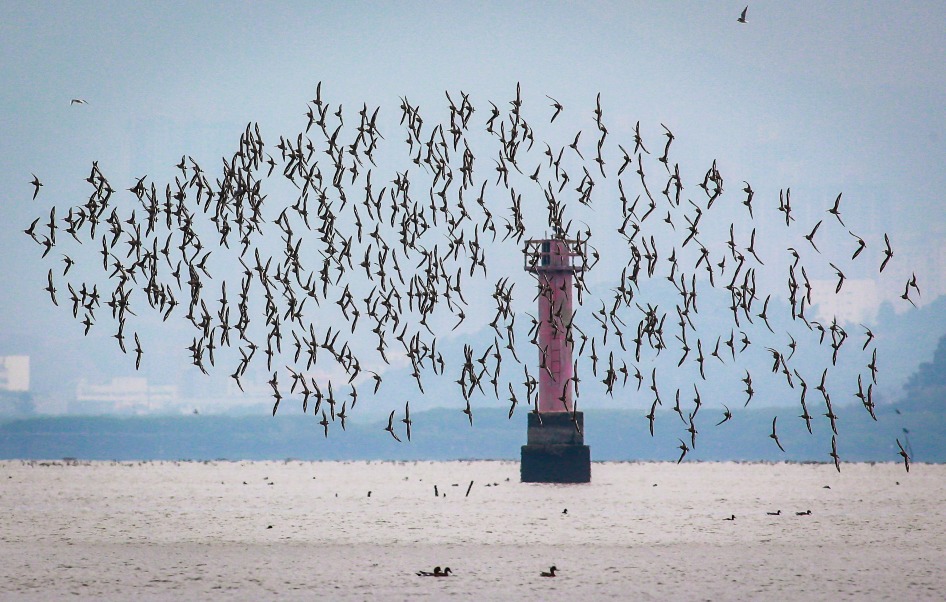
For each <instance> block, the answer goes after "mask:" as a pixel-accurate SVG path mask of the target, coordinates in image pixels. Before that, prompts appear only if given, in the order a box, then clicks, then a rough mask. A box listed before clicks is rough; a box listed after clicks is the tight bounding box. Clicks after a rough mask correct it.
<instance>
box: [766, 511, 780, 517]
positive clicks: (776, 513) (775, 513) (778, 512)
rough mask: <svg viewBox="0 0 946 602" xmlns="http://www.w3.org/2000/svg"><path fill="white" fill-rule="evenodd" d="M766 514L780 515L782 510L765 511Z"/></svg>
mask: <svg viewBox="0 0 946 602" xmlns="http://www.w3.org/2000/svg"><path fill="white" fill-rule="evenodd" d="M766 514H768V515H769V516H781V514H782V511H781V510H776V511H775V512H766Z"/></svg>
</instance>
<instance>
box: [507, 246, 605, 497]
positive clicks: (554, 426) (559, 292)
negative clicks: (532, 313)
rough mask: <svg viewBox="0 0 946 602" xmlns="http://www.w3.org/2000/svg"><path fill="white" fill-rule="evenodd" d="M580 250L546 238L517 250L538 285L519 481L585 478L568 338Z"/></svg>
mask: <svg viewBox="0 0 946 602" xmlns="http://www.w3.org/2000/svg"><path fill="white" fill-rule="evenodd" d="M584 247H585V245H584V243H582V242H581V241H578V240H568V239H565V238H546V239H538V240H529V241H527V242H526V247H525V249H524V250H523V253H524V255H525V269H526V270H527V271H529V272H532V273H533V274H535V275H536V278H537V280H538V287H539V294H538V302H539V325H538V351H539V358H538V359H539V371H538V372H539V391H538V394H539V397H538V400H537V402H536V408H535V410H534V411H533V412H530V413H529V423H528V433H527V444H526V445H524V446H522V463H521V465H520V470H521V478H522V481H523V482H532V483H587V482H589V481H590V480H591V451H590V449H589V448H588V446H587V445H585V444H584V421H583V414H582V413H581V412H578V411H576V409H575V400H574V397H573V392H574V378H573V377H574V364H573V361H572V349H573V346H574V339H573V338H572V336H571V324H572V318H573V315H574V314H573V310H572V288H573V280H574V275H575V273H576V272H579V271H582V270H584V260H585V257H586V254H585V252H584V250H585V249H584Z"/></svg>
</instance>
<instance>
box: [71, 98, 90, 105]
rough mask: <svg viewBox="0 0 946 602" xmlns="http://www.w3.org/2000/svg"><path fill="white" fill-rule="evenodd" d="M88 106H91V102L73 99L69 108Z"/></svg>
mask: <svg viewBox="0 0 946 602" xmlns="http://www.w3.org/2000/svg"><path fill="white" fill-rule="evenodd" d="M87 104H89V101H87V100H85V99H84V98H73V99H72V100H71V101H69V106H72V105H87Z"/></svg>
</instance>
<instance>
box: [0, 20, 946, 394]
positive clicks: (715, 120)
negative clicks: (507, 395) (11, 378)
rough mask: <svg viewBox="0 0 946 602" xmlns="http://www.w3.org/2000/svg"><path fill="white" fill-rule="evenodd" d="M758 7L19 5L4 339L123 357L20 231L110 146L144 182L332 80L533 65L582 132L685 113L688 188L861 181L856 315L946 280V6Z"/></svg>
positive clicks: (672, 120)
mask: <svg viewBox="0 0 946 602" xmlns="http://www.w3.org/2000/svg"><path fill="white" fill-rule="evenodd" d="M474 6H475V8H474ZM743 6H744V4H743V3H742V2H740V3H739V4H736V3H734V2H730V3H726V2H714V3H706V2H680V3H636V2H595V3H546V2H535V3H526V2H523V3H501V2H496V3H482V4H480V3H476V4H471V3H459V2H457V3H429V4H427V3H407V2H397V3H394V2H389V3H355V2H344V3H311V2H299V3H265V4H263V3H259V4H252V5H249V4H247V5H244V4H237V3H232V4H231V3H199V4H198V3H191V2H187V3H171V2H164V3H156V4H149V5H144V6H142V5H139V4H135V3H126V2H114V3H109V2H81V3H34V2H0V8H2V14H3V17H2V18H0V52H2V56H3V57H4V59H3V61H2V63H0V106H2V111H0V123H2V132H3V136H0V183H2V185H3V187H2V189H3V191H4V194H3V197H2V205H0V212H2V213H0V216H2V220H0V256H2V257H3V260H2V262H0V279H2V281H3V282H4V283H6V284H5V286H4V287H3V289H2V292H0V338H2V339H3V340H2V341H0V343H2V345H3V349H4V350H5V351H6V352H7V353H16V352H17V350H18V349H20V348H28V347H29V344H30V343H29V342H30V341H31V340H34V341H35V340H36V339H37V338H38V337H43V336H45V337H56V336H60V335H61V336H63V337H64V340H68V341H69V344H68V345H66V347H67V348H65V349H61V350H57V353H56V354H54V355H53V356H50V357H45V358H36V359H34V362H40V363H42V362H46V365H47V367H48V366H49V365H52V366H55V365H56V364H57V363H58V362H70V363H76V362H78V363H83V365H89V367H90V369H94V366H95V365H96V362H99V363H102V362H104V363H108V362H110V361H114V360H115V359H116V357H117V353H116V352H115V351H114V349H113V347H114V345H110V346H109V345H101V346H99V347H98V348H97V347H96V345H95V344H93V345H90V346H89V347H83V348H76V347H74V346H73V343H74V342H75V341H76V340H77V338H76V337H77V332H76V331H77V328H78V325H77V324H76V323H75V322H74V321H73V320H72V319H71V316H70V315H67V314H68V312H67V311H66V310H64V309H62V308H60V310H58V311H52V310H53V309H55V308H52V307H51V305H50V304H49V301H48V296H47V294H46V293H45V292H44V291H43V287H44V286H45V277H46V270H47V269H48V267H49V266H48V264H47V263H45V262H43V261H41V260H40V259H39V255H40V252H41V251H40V250H39V247H37V246H36V245H34V244H33V243H32V242H31V241H30V240H29V239H28V238H27V237H26V236H24V235H23V234H22V233H21V230H23V229H24V228H25V227H26V226H28V225H29V223H30V221H32V219H34V218H35V217H37V216H40V215H45V214H46V213H48V210H49V207H50V206H51V205H53V204H56V205H60V206H66V205H68V204H74V203H79V202H80V201H82V200H83V198H84V197H83V195H85V196H87V191H86V190H85V189H84V188H83V186H85V185H86V184H85V183H84V182H83V179H84V178H85V177H86V176H87V175H88V170H89V167H90V165H91V163H92V161H93V160H97V161H99V165H100V167H101V168H102V169H103V171H105V172H106V173H107V174H108V177H109V180H110V181H111V182H112V183H113V185H114V186H115V187H116V188H126V187H129V186H131V185H133V184H134V181H135V179H136V178H137V177H140V176H142V175H145V174H148V175H149V177H151V178H154V179H156V180H157V181H163V180H161V179H160V178H162V177H163V178H167V177H169V174H172V170H173V165H174V163H176V162H177V161H178V160H179V159H180V156H181V155H182V154H189V155H193V156H194V157H195V158H197V159H198V160H200V161H201V163H203V164H206V165H213V166H219V158H220V157H221V156H224V155H228V154H230V153H232V152H233V150H234V149H235V145H236V141H237V139H238V137H239V135H240V133H241V131H242V130H243V128H244V126H245V125H246V124H247V123H248V122H258V123H259V124H260V127H261V129H262V131H263V132H264V138H267V139H268V140H269V141H275V139H276V138H277V137H278V135H280V134H290V133H295V132H298V131H299V130H300V127H304V123H305V117H304V114H305V110H306V102H307V101H308V100H310V99H312V98H313V97H314V93H315V87H316V84H317V82H319V81H322V82H323V84H322V85H323V94H324V95H325V96H327V97H328V98H330V100H331V102H333V103H334V104H337V103H339V102H341V103H344V104H345V105H346V106H349V107H352V110H357V107H360V106H361V104H362V103H363V102H365V103H367V104H368V105H369V106H372V105H373V106H381V107H382V113H383V114H385V115H387V117H388V118H390V119H396V118H397V117H398V114H399V109H398V104H399V102H400V101H399V97H400V96H407V97H409V98H410V100H411V101H412V102H413V103H414V104H415V105H420V106H421V107H422V108H424V109H426V110H428V111H430V112H431V113H435V114H438V112H439V115H440V116H444V115H445V112H446V102H445V96H444V91H445V90H449V91H451V93H452V94H454V95H455V96H457V94H456V92H458V91H459V90H463V91H465V92H468V93H470V95H471V100H472V102H473V103H474V105H476V106H477V108H478V113H477V119H485V118H486V116H487V115H488V109H487V107H488V102H487V101H489V100H493V101H494V102H496V103H497V104H500V103H501V102H502V103H507V102H508V100H510V99H512V98H513V97H514V96H515V89H516V85H517V82H518V83H520V84H521V86H522V90H523V96H524V101H525V103H524V104H525V107H526V109H527V110H529V111H534V112H535V114H537V115H544V114H547V113H550V109H549V107H548V100H547V99H546V98H545V95H546V94H548V95H550V96H553V97H555V98H556V99H558V100H559V101H561V103H562V104H563V105H564V106H565V111H564V112H563V113H562V115H561V117H560V118H559V120H558V121H556V125H559V126H562V127H565V128H566V129H568V128H569V127H571V128H572V131H574V130H576V129H577V128H581V127H591V124H592V110H593V108H594V103H595V97H596V94H598V93H599V92H600V93H601V97H602V104H603V106H604V108H605V120H606V121H607V122H608V123H609V127H610V130H611V136H612V137H613V139H614V140H615V143H617V142H621V141H623V143H624V144H625V145H628V144H632V136H633V127H634V124H635V123H636V122H637V121H640V123H641V130H642V133H643V135H644V136H645V140H649V141H652V144H653V146H660V145H661V144H662V138H661V133H662V131H663V130H662V129H661V127H660V124H661V123H663V124H666V125H667V127H669V128H670V129H672V130H673V132H674V133H675V135H676V140H675V142H674V144H675V147H674V150H675V153H676V158H678V159H679V161H680V163H681V165H690V166H691V167H690V170H691V174H690V176H689V177H690V181H689V182H688V184H689V186H691V187H693V186H694V185H695V184H696V183H697V182H698V181H699V179H700V177H701V176H702V173H703V171H705V169H706V167H707V166H708V165H709V164H710V163H711V162H712V161H713V160H717V162H718V165H719V169H720V171H722V172H723V173H724V174H725V175H726V176H727V182H728V189H729V190H730V191H731V192H736V191H737V190H738V189H739V188H741V186H742V184H741V181H742V180H747V181H749V182H752V186H753V188H754V190H755V193H756V199H757V200H756V203H757V204H758V205H760V206H762V205H765V206H769V207H770V208H774V207H775V206H777V203H778V194H779V190H780V189H782V188H786V187H792V193H793V197H792V198H793V202H794V203H795V204H796V206H797V208H798V213H799V215H800V216H802V217H806V216H807V217H809V218H811V217H812V216H817V215H820V214H821V213H822V212H823V211H824V210H825V209H827V208H828V207H830V206H831V203H832V202H833V200H834V198H835V196H836V195H837V194H838V193H840V192H843V193H844V201H843V203H844V205H843V207H842V208H843V209H844V211H845V217H846V220H848V221H849V222H850V223H853V224H855V225H854V226H852V227H854V228H856V229H857V230H858V234H860V235H861V236H863V237H864V238H865V239H869V241H870V243H871V244H872V245H874V246H872V247H871V249H872V251H873V252H878V249H879V248H880V244H881V243H879V242H877V241H882V239H883V234H884V233H885V232H887V233H889V235H890V238H891V240H892V241H893V243H894V247H895V250H896V253H897V257H896V259H897V261H896V263H895V264H892V265H891V268H890V269H889V271H888V272H885V273H884V276H885V278H886V277H888V276H889V279H886V280H884V281H883V282H881V281H880V279H878V278H877V275H876V273H875V272H874V271H872V270H867V269H866V268H865V269H863V270H862V271H856V270H855V271H854V272H852V273H850V274H849V278H850V279H851V280H852V281H856V280H860V281H861V282H860V285H859V286H860V287H859V288H858V286H857V285H855V286H853V287H852V288H851V289H849V290H854V291H860V293H857V294H856V295H855V298H853V299H851V300H850V303H851V306H852V307H853V309H850V308H849V311H851V312H852V314H851V315H852V319H871V318H872V316H873V312H875V311H876V308H877V306H878V305H879V304H880V302H881V301H882V300H884V299H893V300H896V299H897V297H898V295H899V294H900V293H901V292H902V288H903V285H902V282H905V281H906V279H907V277H909V276H910V274H911V272H913V271H915V272H916V273H917V276H918V277H919V279H920V283H921V287H922V288H923V297H922V298H921V299H919V300H918V301H919V303H920V304H921V305H922V304H924V303H929V302H930V301H932V300H933V299H935V298H936V297H937V296H939V295H941V294H943V293H946V284H943V283H946V243H944V235H946V219H944V207H946V199H944V195H943V190H946V170H944V169H943V167H942V166H943V165H946V111H944V110H943V107H944V106H946V69H944V67H943V65H946V27H944V24H946V5H944V4H943V3H941V2H918V3H829V4H827V5H826V4H825V3H821V2H794V3H782V2H753V3H752V4H751V5H750V6H749V12H748V23H746V24H739V23H737V22H736V18H737V17H738V15H739V12H740V11H741V10H742V7H743ZM72 98H82V99H85V100H86V101H88V104H86V105H74V106H73V105H70V100H71V99H72ZM536 121H539V119H538V118H536ZM300 124H301V125H300ZM398 135H399V134H398ZM33 173H35V174H36V175H37V176H38V177H39V178H40V179H41V180H42V181H43V182H44V184H45V186H44V187H43V190H42V191H41V193H40V198H39V199H37V200H36V201H32V200H31V196H32V186H31V185H30V180H31V179H32V175H31V174H33ZM170 177H173V176H172V175H171V176H170ZM771 213H772V214H773V215H774V216H775V217H773V219H777V214H776V213H775V212H774V211H772V212H771ZM828 217H830V216H828ZM602 219H603V218H602ZM813 219H818V218H817V217H814V218H813ZM825 243H826V244H828V245H831V244H832V241H825ZM849 243H850V240H849V239H848V240H847V241H846V242H844V244H845V245H847V246H850V245H849ZM765 244H766V243H762V245H761V246H763V247H764V246H765ZM781 244H782V243H781V241H772V242H771V246H772V247H773V249H775V248H777V249H780V248H781ZM839 244H840V243H839ZM773 252H775V251H774V250H773ZM777 277H778V278H779V279H781V278H782V275H781V273H780V274H779V275H778V276H777ZM814 277H816V278H819V277H820V278H824V279H825V280H830V279H831V277H832V276H831V274H830V272H825V273H824V274H820V275H819V274H816V275H814ZM897 307H898V309H899V308H900V306H899V305H898V306H897ZM931 328H933V329H938V330H939V331H940V332H946V325H944V324H934V325H931ZM79 338H81V337H79ZM106 342H107V341H106ZM93 351H94V353H93ZM88 354H91V355H88ZM97 354H99V355H97ZM182 355H183V352H182ZM183 359H185V360H186V358H183ZM185 363H186V362H185ZM165 376H166V375H165Z"/></svg>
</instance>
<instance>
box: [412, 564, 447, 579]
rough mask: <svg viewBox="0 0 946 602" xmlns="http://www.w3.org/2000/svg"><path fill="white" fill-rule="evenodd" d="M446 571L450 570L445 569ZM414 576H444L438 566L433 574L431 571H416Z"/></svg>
mask: <svg viewBox="0 0 946 602" xmlns="http://www.w3.org/2000/svg"><path fill="white" fill-rule="evenodd" d="M447 570H448V571H449V570H450V567H447ZM416 575H417V576H418V577H442V576H444V572H443V570H442V569H441V568H440V567H439V566H435V567H434V570H433V572H431V571H423V570H422V571H417V573H416Z"/></svg>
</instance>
